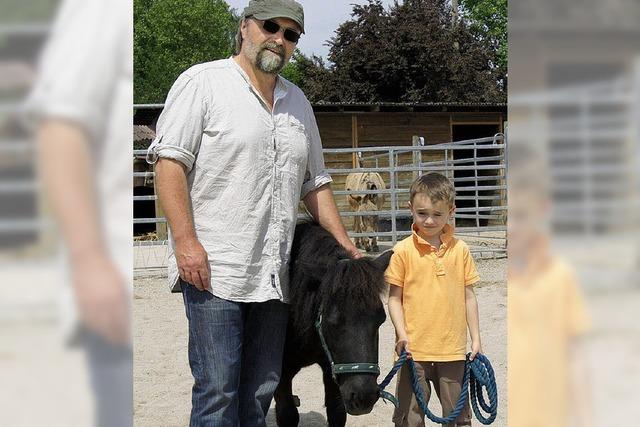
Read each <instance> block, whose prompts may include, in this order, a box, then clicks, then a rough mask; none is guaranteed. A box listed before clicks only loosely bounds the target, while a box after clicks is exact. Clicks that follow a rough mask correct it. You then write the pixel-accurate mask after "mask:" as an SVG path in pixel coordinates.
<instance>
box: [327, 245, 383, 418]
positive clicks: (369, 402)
mask: <svg viewBox="0 0 640 427" xmlns="http://www.w3.org/2000/svg"><path fill="white" fill-rule="evenodd" d="M392 253H393V252H392V251H387V252H385V253H383V254H382V255H380V256H379V257H377V258H375V259H371V258H361V259H357V260H352V259H341V260H340V261H338V262H336V263H335V264H334V265H330V266H329V267H328V268H327V270H326V271H325V273H324V275H323V277H322V285H321V286H320V289H321V291H320V293H321V294H320V301H321V312H322V323H321V325H320V328H319V329H320V333H321V334H322V336H323V338H324V341H325V343H326V349H325V352H328V353H329V355H328V357H331V359H333V362H334V363H335V364H337V365H344V364H349V365H351V364H357V365H358V366H360V369H361V368H362V367H365V366H367V367H370V366H372V365H374V366H376V367H377V365H378V329H379V328H380V325H382V323H383V322H384V320H385V318H386V315H385V311H384V306H383V304H382V300H381V297H382V294H383V292H384V291H385V290H386V284H385V280H384V271H385V269H386V268H387V265H388V264H389V259H390V258H391V255H392ZM354 369H355V370H358V369H357V368H355V367H354ZM349 370H351V369H349ZM349 370H347V371H346V372H339V373H336V374H335V376H334V377H335V380H336V382H337V383H338V386H339V388H340V393H341V395H342V399H343V401H344V404H345V407H346V410H347V412H348V413H349V414H351V415H362V414H367V413H369V412H371V410H372V409H373V405H374V404H375V402H376V401H377V400H378V397H379V392H378V385H377V382H376V380H377V377H378V375H377V374H376V373H375V372H356V373H349Z"/></svg>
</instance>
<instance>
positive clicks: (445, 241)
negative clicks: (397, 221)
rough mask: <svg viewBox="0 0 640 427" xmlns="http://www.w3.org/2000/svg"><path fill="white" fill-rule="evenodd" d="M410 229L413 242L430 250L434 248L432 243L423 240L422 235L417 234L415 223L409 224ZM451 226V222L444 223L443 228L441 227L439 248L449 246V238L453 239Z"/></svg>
mask: <svg viewBox="0 0 640 427" xmlns="http://www.w3.org/2000/svg"><path fill="white" fill-rule="evenodd" d="M411 231H412V234H413V241H414V243H415V244H417V245H420V246H426V247H428V248H430V249H431V250H435V249H436V248H434V247H433V245H432V244H431V243H429V242H427V241H426V240H424V239H423V238H422V237H420V235H419V234H418V229H417V227H416V225H415V224H412V225H411ZM453 231H454V229H453V226H452V225H451V224H446V225H445V226H444V228H443V229H442V234H441V235H440V241H441V242H442V246H440V248H447V247H449V245H450V244H451V240H453Z"/></svg>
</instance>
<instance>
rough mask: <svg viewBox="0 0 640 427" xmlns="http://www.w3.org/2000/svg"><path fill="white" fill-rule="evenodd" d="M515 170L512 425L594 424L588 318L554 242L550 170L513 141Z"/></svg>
mask: <svg viewBox="0 0 640 427" xmlns="http://www.w3.org/2000/svg"><path fill="white" fill-rule="evenodd" d="M509 168H510V171H512V172H511V173H510V176H509V228H508V233H509V236H508V238H509V271H508V298H507V312H508V320H507V328H508V364H507V366H508V369H507V372H508V374H507V379H508V389H509V392H508V407H509V409H508V419H509V426H514V427H521V426H541V427H542V426H544V427H565V426H581V427H585V426H590V425H592V422H591V416H590V413H589V410H588V399H587V397H586V396H587V395H588V393H589V389H588V385H589V378H588V372H589V370H588V369H587V368H586V355H585V353H584V345H583V342H582V341H583V336H584V335H585V334H586V332H587V331H588V328H589V323H588V319H587V313H586V308H585V304H584V301H583V297H582V294H581V291H580V288H579V286H578V283H577V281H576V277H575V273H574V271H573V269H572V268H571V266H570V265H569V264H568V263H567V262H565V261H563V260H562V259H560V258H558V257H556V256H554V255H553V254H552V253H551V250H550V247H549V230H548V220H549V212H548V211H549V208H550V204H549V201H548V194H547V193H548V189H547V185H546V184H545V182H546V179H547V176H546V173H545V172H544V171H545V167H544V164H543V161H542V160H541V158H540V154H539V153H536V152H533V151H532V150H530V149H528V148H527V147H519V146H513V147H512V148H511V150H510V153H509ZM533 177H537V178H536V179H534V178H533Z"/></svg>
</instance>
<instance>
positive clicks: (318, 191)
mask: <svg viewBox="0 0 640 427" xmlns="http://www.w3.org/2000/svg"><path fill="white" fill-rule="evenodd" d="M303 33H304V14H303V10H302V6H301V5H300V4H298V3H297V2H295V1H292V0H252V1H250V2H249V5H248V6H247V7H246V9H245V10H244V11H243V13H242V20H241V22H240V25H239V29H238V34H237V36H236V55H235V56H233V57H231V58H228V59H224V60H219V61H213V62H208V63H205V64H198V65H195V66H193V67H191V68H189V69H188V70H187V71H185V72H184V73H183V74H182V75H180V77H178V79H177V81H176V82H175V84H174V85H173V87H172V88H171V90H170V92H169V94H168V96H167V101H166V103H165V107H164V110H163V112H162V115H161V116H160V119H159V121H158V131H157V138H156V140H155V141H154V143H153V144H152V146H151V148H150V149H149V155H150V156H151V157H154V158H156V159H158V163H157V166H156V174H157V177H156V179H157V187H158V196H159V199H160V202H161V204H162V208H163V210H164V212H165V214H166V217H167V220H168V223H169V228H170V239H169V241H170V245H169V247H170V249H169V282H170V286H171V288H172V290H174V291H177V292H182V295H183V299H184V304H185V310H186V315H187V318H188V321H189V364H190V366H191V372H192V374H193V377H194V380H195V383H194V386H193V390H192V410H191V424H190V425H191V427H194V426H227V425H228V426H233V427H236V426H238V425H240V426H264V425H266V424H265V417H266V414H267V411H268V409H269V405H270V403H271V399H272V396H273V392H274V390H275V387H276V385H277V384H278V381H279V378H280V368H281V364H282V350H283V345H284V339H285V333H286V326H287V318H288V306H287V303H288V301H289V288H288V268H289V256H290V251H291V243H292V240H293V232H294V229H295V224H296V218H297V212H298V202H299V201H300V200H303V202H304V203H305V205H306V207H307V209H308V210H309V212H310V213H311V214H312V215H313V217H314V218H315V220H316V221H317V222H319V223H320V225H322V226H323V227H324V228H325V229H327V230H328V231H329V232H330V233H331V234H332V235H333V236H335V237H336V239H337V240H338V241H339V242H340V243H341V244H342V246H344V247H345V249H346V250H347V251H348V252H349V253H350V254H352V256H353V257H359V256H360V253H359V252H358V250H357V249H356V247H355V246H354V245H353V243H352V242H351V240H350V239H349V237H348V236H347V233H346V230H345V228H344V225H343V224H342V221H341V219H340V216H339V214H338V210H337V208H336V205H335V202H334V200H333V194H332V192H331V188H330V187H329V183H330V182H331V177H330V176H329V175H328V174H327V173H326V171H325V167H324V161H323V157H322V146H321V142H320V135H319V132H318V127H317V125H316V121H315V118H314V115H313V110H312V109H311V105H310V104H309V102H308V101H307V99H306V98H305V96H304V94H303V93H302V91H301V90H300V89H299V88H298V87H297V86H295V85H294V84H292V83H290V82H289V81H287V80H285V79H284V78H282V77H280V76H278V72H279V71H280V70H282V68H283V67H284V66H285V64H286V63H287V61H288V60H289V58H290V57H291V55H292V53H293V51H294V49H295V47H296V44H297V42H298V39H299V38H300V36H301V35H302V34H303ZM153 160H155V159H152V161H153Z"/></svg>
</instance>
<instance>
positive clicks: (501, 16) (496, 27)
mask: <svg viewBox="0 0 640 427" xmlns="http://www.w3.org/2000/svg"><path fill="white" fill-rule="evenodd" d="M459 1H460V6H462V14H463V16H466V17H467V18H468V19H469V21H470V23H471V28H472V30H474V31H476V32H478V33H479V34H481V35H482V36H484V37H486V38H487V39H488V40H489V42H490V43H491V45H492V46H493V47H494V49H496V50H497V52H498V54H497V64H496V65H497V66H498V67H502V68H504V69H506V67H507V0H459Z"/></svg>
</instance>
